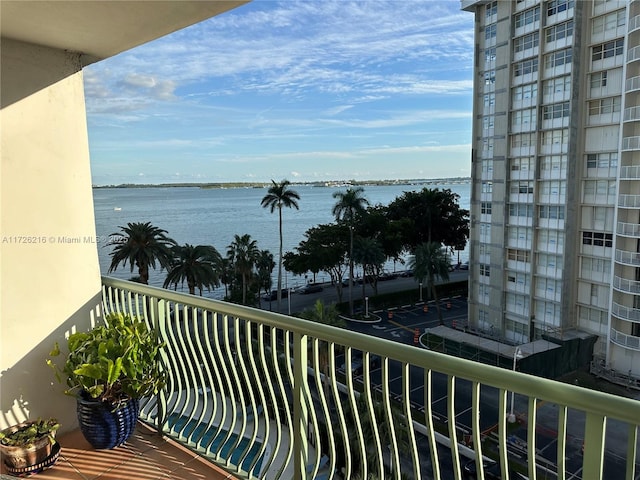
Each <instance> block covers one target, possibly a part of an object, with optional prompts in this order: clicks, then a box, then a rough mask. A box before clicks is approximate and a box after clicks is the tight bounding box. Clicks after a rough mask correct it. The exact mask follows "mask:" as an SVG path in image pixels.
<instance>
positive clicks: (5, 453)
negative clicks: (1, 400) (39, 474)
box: [0, 422, 55, 470]
mask: <svg viewBox="0 0 640 480" xmlns="http://www.w3.org/2000/svg"><path fill="white" fill-rule="evenodd" d="M32 423H33V422H24V423H20V424H18V425H15V426H13V427H9V428H8V429H6V430H5V431H6V432H7V433H11V432H17V431H18V430H20V429H21V428H23V427H27V426H29V425H30V424H32ZM53 436H55V432H51V437H53ZM54 442H55V440H52V439H51V438H50V437H49V435H45V436H43V437H40V438H38V439H36V440H35V441H34V442H33V443H32V444H29V445H26V446H13V445H2V444H0V453H1V454H2V459H3V461H4V463H5V465H6V466H7V467H9V468H10V469H12V470H13V469H25V468H29V467H32V466H34V465H38V464H40V463H42V462H44V461H45V460H46V459H47V458H49V457H50V456H51V449H52V446H53V443H54Z"/></svg>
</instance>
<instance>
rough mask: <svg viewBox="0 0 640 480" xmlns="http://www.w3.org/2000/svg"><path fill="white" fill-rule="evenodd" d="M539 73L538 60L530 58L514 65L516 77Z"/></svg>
mask: <svg viewBox="0 0 640 480" xmlns="http://www.w3.org/2000/svg"><path fill="white" fill-rule="evenodd" d="M537 71H538V59H537V58H530V59H528V60H523V61H521V62H517V63H515V64H514V67H513V72H514V75H515V76H516V77H519V76H521V75H526V74H528V73H535V72H537Z"/></svg>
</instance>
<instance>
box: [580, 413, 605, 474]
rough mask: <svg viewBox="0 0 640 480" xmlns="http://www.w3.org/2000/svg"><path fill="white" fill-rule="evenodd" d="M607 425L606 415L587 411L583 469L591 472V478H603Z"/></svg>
mask: <svg viewBox="0 0 640 480" xmlns="http://www.w3.org/2000/svg"><path fill="white" fill-rule="evenodd" d="M605 425H606V418H605V417H604V415H600V414H597V413H591V412H587V415H586V425H585V428H584V454H583V460H582V462H583V463H582V471H583V472H589V478H598V479H600V478H602V466H603V463H604V432H605Z"/></svg>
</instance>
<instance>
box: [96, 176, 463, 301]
mask: <svg viewBox="0 0 640 480" xmlns="http://www.w3.org/2000/svg"><path fill="white" fill-rule="evenodd" d="M291 188H292V189H293V190H295V191H297V192H298V194H299V195H300V201H299V207H300V209H299V210H295V209H283V211H282V216H283V237H284V238H283V251H284V252H287V251H290V250H293V248H294V247H296V246H297V245H298V244H299V243H300V241H301V240H303V239H304V233H305V232H306V231H307V230H308V229H309V228H311V227H314V226H316V225H319V224H324V223H331V222H334V221H335V219H334V217H333V215H332V213H331V210H332V209H333V206H334V205H335V203H336V199H334V198H333V193H334V192H335V191H337V190H338V189H339V188H337V187H336V188H334V187H311V186H298V185H294V186H292V187H291ZM422 188H424V185H385V186H368V187H364V196H365V198H367V200H368V201H369V203H370V204H371V205H375V204H382V205H388V204H389V203H390V202H391V201H393V200H394V199H395V198H397V197H398V196H400V195H402V193H403V192H407V191H419V190H422ZM429 188H440V189H445V188H448V189H450V190H451V191H453V192H454V193H457V194H458V195H459V196H460V199H459V202H460V207H461V208H465V209H469V205H470V193H471V190H470V188H471V185H470V184H441V185H437V186H429ZM343 190H344V188H343ZM266 193H267V189H266V188H227V189H219V188H212V189H203V188H198V187H166V188H164V187H162V188H160V187H158V188H98V189H94V190H93V200H94V208H95V218H96V234H97V236H98V240H99V241H98V256H99V260H100V269H101V271H102V273H103V274H107V271H108V269H109V265H110V263H111V257H110V256H109V253H110V252H111V250H112V248H113V247H111V246H106V243H107V240H108V237H109V236H110V235H111V234H113V233H118V232H119V231H120V228H119V227H120V226H125V225H126V224H127V223H129V222H151V223H152V224H153V225H154V226H156V227H158V228H162V229H164V230H166V231H167V232H168V233H167V234H168V236H169V237H171V238H173V239H174V240H175V241H176V242H178V243H179V244H185V243H190V244H192V245H201V244H202V245H213V246H214V247H215V248H216V249H217V250H218V251H219V252H220V254H221V255H223V256H225V255H226V253H227V247H228V245H229V244H230V243H231V242H232V241H233V238H234V235H236V234H238V235H244V234H245V233H248V234H249V235H251V238H252V239H255V240H256V241H257V244H258V248H259V249H260V250H269V251H270V252H271V253H273V255H274V259H275V261H276V264H277V261H278V258H277V257H278V244H279V240H278V214H277V211H276V212H274V213H273V214H272V213H271V212H270V210H269V209H266V208H263V207H262V206H261V205H260V202H261V200H262V198H263V197H264V196H265V195H266ZM452 260H453V261H457V253H456V258H453V259H452ZM467 260H468V250H467V249H465V250H464V251H461V252H460V261H462V262H463V263H464V262H465V261H467ZM129 268H130V267H129V265H128V264H127V267H122V266H120V267H118V269H117V270H116V271H115V272H112V273H109V274H108V275H110V276H113V277H116V278H123V279H129V278H131V276H132V275H137V269H136V268H134V272H133V274H132V273H131V272H130V270H129ZM386 268H387V270H389V271H393V270H394V269H397V270H403V269H405V268H406V267H404V266H403V265H401V264H395V265H394V264H393V262H389V263H388V264H387V265H386ZM165 276H166V274H165V272H164V271H159V270H155V271H154V270H152V271H151V272H150V275H149V284H150V285H153V286H162V283H163V282H164V279H165ZM276 276H277V266H276V268H275V269H274V287H275V285H276V282H277V278H276ZM309 278H310V277H309ZM317 280H318V281H329V276H328V275H327V274H324V273H321V274H319V276H318V277H317ZM304 283H305V278H304V277H299V276H295V275H291V274H289V273H286V272H285V277H284V278H283V286H286V287H295V286H298V285H302V284H304ZM178 288H179V287H178ZM185 288H186V286H185ZM223 294H224V287H221V288H219V289H217V290H216V291H214V292H210V293H209V292H204V295H205V296H207V297H210V298H222V296H223Z"/></svg>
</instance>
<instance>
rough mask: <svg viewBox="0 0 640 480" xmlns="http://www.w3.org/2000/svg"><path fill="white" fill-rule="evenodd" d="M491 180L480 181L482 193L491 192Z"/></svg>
mask: <svg viewBox="0 0 640 480" xmlns="http://www.w3.org/2000/svg"><path fill="white" fill-rule="evenodd" d="M492 192H493V182H482V193H492Z"/></svg>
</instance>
